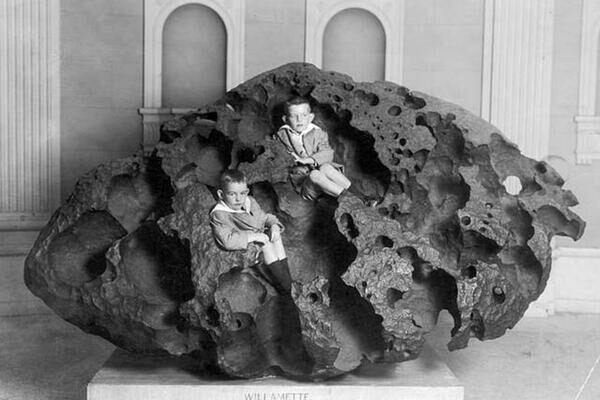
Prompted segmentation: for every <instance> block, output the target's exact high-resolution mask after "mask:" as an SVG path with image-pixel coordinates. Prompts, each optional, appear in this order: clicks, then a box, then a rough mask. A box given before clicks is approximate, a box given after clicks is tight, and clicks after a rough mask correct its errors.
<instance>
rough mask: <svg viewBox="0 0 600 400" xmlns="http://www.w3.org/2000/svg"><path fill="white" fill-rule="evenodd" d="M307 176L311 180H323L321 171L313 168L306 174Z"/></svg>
mask: <svg viewBox="0 0 600 400" xmlns="http://www.w3.org/2000/svg"><path fill="white" fill-rule="evenodd" d="M308 177H309V178H310V180H311V181H313V182H320V181H322V180H323V174H322V173H321V171H319V170H317V169H313V170H312V171H310V174H309V175H308Z"/></svg>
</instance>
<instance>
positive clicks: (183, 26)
mask: <svg viewBox="0 0 600 400" xmlns="http://www.w3.org/2000/svg"><path fill="white" fill-rule="evenodd" d="M162 52H163V56H162V107H168V108H194V107H199V106H201V105H204V104H207V103H210V102H213V101H215V100H217V99H218V98H220V97H221V96H222V95H223V94H224V93H225V90H226V79H227V75H226V71H227V32H226V29H225V25H224V24H223V21H222V20H221V18H220V17H219V15H218V14H217V13H216V12H215V11H213V10H212V9H211V8H209V7H207V6H204V5H201V4H186V5H184V6H181V7H179V8H177V9H176V10H175V11H173V12H172V13H171V14H170V15H169V17H168V18H167V20H166V22H165V25H164V30H163V49H162Z"/></svg>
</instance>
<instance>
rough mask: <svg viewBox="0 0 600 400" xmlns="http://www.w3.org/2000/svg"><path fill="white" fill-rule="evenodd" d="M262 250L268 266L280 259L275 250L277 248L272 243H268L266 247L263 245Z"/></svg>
mask: <svg viewBox="0 0 600 400" xmlns="http://www.w3.org/2000/svg"><path fill="white" fill-rule="evenodd" d="M261 250H262V253H263V257H264V259H265V264H266V265H269V264H272V263H274V262H275V261H277V260H278V259H279V257H277V250H276V249H275V246H274V245H273V243H272V242H267V243H265V244H264V245H262V248H261Z"/></svg>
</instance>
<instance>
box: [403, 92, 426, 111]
mask: <svg viewBox="0 0 600 400" xmlns="http://www.w3.org/2000/svg"><path fill="white" fill-rule="evenodd" d="M404 103H405V104H406V105H407V106H408V107H409V108H412V109H413V110H418V109H421V108H423V107H425V104H426V103H425V100H424V99H422V98H420V97H417V96H414V95H413V94H412V93H407V94H406V95H405V96H404Z"/></svg>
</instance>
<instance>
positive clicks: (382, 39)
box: [304, 0, 404, 84]
mask: <svg viewBox="0 0 600 400" xmlns="http://www.w3.org/2000/svg"><path fill="white" fill-rule="evenodd" d="M353 21H358V23H359V24H360V25H359V26H358V27H357V26H356V25H353ZM367 42H369V43H373V44H374V46H375V49H373V48H369V49H364V47H365V44H366V43H367ZM403 43H404V0H306V37H305V51H304V61H305V62H308V63H312V64H315V65H316V66H317V67H320V68H324V69H333V70H341V71H342V72H346V73H349V74H351V75H352V76H353V77H354V78H356V79H358V80H373V79H385V80H387V81H391V82H395V83H398V84H402V70H403V64H402V57H403V55H404V46H403ZM354 47H357V48H358V47H360V49H362V50H358V49H357V51H354V50H352V49H353V48H354ZM381 48H383V50H381ZM342 49H343V50H342ZM373 50H374V52H375V53H376V54H377V56H376V57H375V60H371V59H368V60H367V59H366V58H367V57H371V55H372V54H373ZM349 51H350V52H351V53H350V54H349V53H348V52H349ZM364 51H368V52H369V55H368V56H364V55H363V56H361V54H360V53H361V52H362V53H364ZM380 53H383V55H382V56H379V54H380ZM352 54H357V56H361V57H362V59H360V60H352V62H351V63H350V64H346V63H345V62H344V61H343V60H349V59H350V58H351V57H353V55H352ZM357 61H358V62H357ZM379 63H383V77H381V71H380V70H381V67H380V66H379ZM355 66H356V67H358V68H360V70H359V71H356V70H353V69H350V68H354V67H355Z"/></svg>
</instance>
